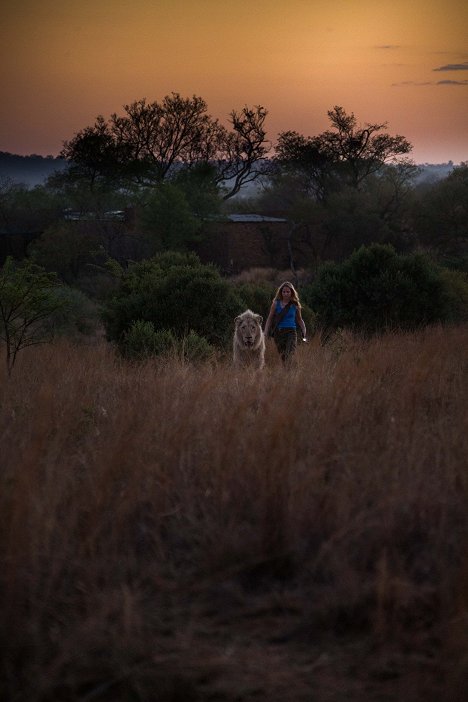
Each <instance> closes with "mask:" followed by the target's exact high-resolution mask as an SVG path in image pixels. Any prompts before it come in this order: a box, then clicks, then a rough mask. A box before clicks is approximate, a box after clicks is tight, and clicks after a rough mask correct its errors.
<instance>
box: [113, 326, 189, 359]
mask: <svg viewBox="0 0 468 702" xmlns="http://www.w3.org/2000/svg"><path fill="white" fill-rule="evenodd" d="M175 346H176V340H175V338H174V336H173V334H171V332H170V331H168V330H167V329H160V330H159V331H156V330H155V328H154V324H153V323H152V322H145V321H144V320H142V319H138V320H136V321H135V322H132V324H131V326H130V328H129V329H128V330H127V331H125V332H124V333H123V335H122V338H121V339H120V342H119V350H120V353H121V354H122V356H124V357H125V358H128V359H129V360H132V361H143V360H145V359H147V358H151V357H152V356H160V355H162V354H167V353H170V352H171V351H172V352H173V351H174V349H175Z"/></svg>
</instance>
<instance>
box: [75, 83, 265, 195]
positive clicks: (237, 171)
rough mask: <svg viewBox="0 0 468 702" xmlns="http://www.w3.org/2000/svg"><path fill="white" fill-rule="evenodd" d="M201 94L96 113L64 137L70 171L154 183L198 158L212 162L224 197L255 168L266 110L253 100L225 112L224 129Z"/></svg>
mask: <svg viewBox="0 0 468 702" xmlns="http://www.w3.org/2000/svg"><path fill="white" fill-rule="evenodd" d="M206 108H207V106H206V103H205V101H204V100H203V99H202V98H201V97H197V96H196V95H194V96H193V97H192V98H183V97H181V96H180V95H179V94H178V93H172V94H171V95H167V96H166V97H165V98H164V99H163V101H162V102H147V101H146V99H145V98H143V99H142V100H138V101H135V102H133V103H131V104H130V105H125V106H124V112H125V114H124V115H123V116H118V115H117V114H115V113H114V114H113V115H111V117H110V119H109V120H108V121H106V120H105V119H104V117H102V116H99V117H98V118H97V119H96V122H95V124H94V126H92V127H86V128H85V129H83V130H81V131H80V132H78V133H77V134H76V135H75V136H74V137H73V139H71V140H70V141H67V142H65V144H64V148H63V151H62V153H61V156H62V158H65V159H67V160H68V161H69V162H70V164H71V166H70V173H71V175H72V177H76V178H88V179H89V180H90V182H91V183H92V184H94V183H95V182H96V180H97V179H102V178H104V179H105V178H108V177H111V178H113V179H117V180H119V181H120V182H123V183H134V184H135V183H136V184H137V185H139V186H154V185H157V184H159V183H161V182H163V181H164V180H166V179H167V178H171V177H173V176H175V175H176V173H177V171H178V170H180V168H192V167H193V166H195V165H198V164H200V163H211V164H214V165H216V175H215V178H214V182H215V183H216V185H223V186H224V188H225V192H224V197H225V198H229V197H232V196H233V195H234V194H236V193H237V192H238V191H239V189H240V188H241V187H242V185H243V184H244V183H246V182H250V181H251V180H254V179H255V178H256V177H258V175H259V174H260V170H259V168H258V164H259V162H260V161H262V160H263V159H264V157H265V155H266V153H267V151H268V147H267V145H266V141H265V134H266V133H265V129H264V121H265V118H266V114H267V112H266V110H265V109H264V108H263V107H260V106H257V107H255V108H253V109H250V108H247V107H245V108H243V110H241V112H240V113H237V112H235V111H233V112H231V115H230V123H231V127H232V129H231V130H230V131H228V130H227V129H226V128H225V127H224V126H222V125H221V124H220V123H219V122H218V120H216V119H213V118H212V117H211V116H210V115H208V114H207V112H206Z"/></svg>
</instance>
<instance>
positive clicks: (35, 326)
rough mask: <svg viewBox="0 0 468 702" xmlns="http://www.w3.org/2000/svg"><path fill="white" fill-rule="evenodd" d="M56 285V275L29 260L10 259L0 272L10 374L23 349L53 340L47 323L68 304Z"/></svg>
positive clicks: (0, 322) (1, 324) (0, 330)
mask: <svg viewBox="0 0 468 702" xmlns="http://www.w3.org/2000/svg"><path fill="white" fill-rule="evenodd" d="M56 286H57V279H56V276H55V275H54V274H53V273H47V272H46V271H45V270H44V269H43V268H41V267H40V266H37V265H36V264H35V263H33V262H31V261H29V260H26V261H24V262H23V263H22V264H21V265H17V264H15V263H14V261H13V259H12V258H11V257H8V258H7V260H6V262H5V265H4V266H3V268H2V270H1V271H0V339H2V340H3V341H4V342H5V350H6V365H7V372H8V375H11V372H12V370H13V366H14V365H15V361H16V357H17V355H18V353H19V351H21V349H24V348H26V347H28V346H34V345H36V344H42V343H45V342H46V341H48V340H49V339H50V335H51V332H50V327H49V326H48V324H47V322H48V320H49V318H50V317H51V315H52V314H53V313H55V312H57V311H58V309H59V308H61V307H62V306H63V304H64V301H63V300H61V299H60V298H59V297H57V296H56V295H55V294H54V293H55V289H56Z"/></svg>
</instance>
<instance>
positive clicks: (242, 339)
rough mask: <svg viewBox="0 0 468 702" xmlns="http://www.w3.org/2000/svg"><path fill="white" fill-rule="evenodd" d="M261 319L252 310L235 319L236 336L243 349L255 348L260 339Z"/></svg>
mask: <svg viewBox="0 0 468 702" xmlns="http://www.w3.org/2000/svg"><path fill="white" fill-rule="evenodd" d="M262 322H263V317H262V316H261V315H259V314H255V312H252V310H246V311H245V312H243V313H242V314H240V315H239V316H238V317H236V319H235V324H236V336H237V340H238V342H239V343H240V345H241V346H243V347H244V348H246V349H248V348H255V347H256V346H258V344H259V343H260V342H261V339H262V334H263V332H262Z"/></svg>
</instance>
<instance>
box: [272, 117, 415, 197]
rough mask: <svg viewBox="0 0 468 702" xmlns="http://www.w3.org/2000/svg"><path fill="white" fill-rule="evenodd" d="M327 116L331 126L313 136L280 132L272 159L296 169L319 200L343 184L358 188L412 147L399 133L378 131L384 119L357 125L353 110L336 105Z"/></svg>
mask: <svg viewBox="0 0 468 702" xmlns="http://www.w3.org/2000/svg"><path fill="white" fill-rule="evenodd" d="M328 117H329V119H330V122H331V126H332V129H329V130H327V131H325V132H323V133H322V134H319V135H318V136H316V137H304V136H302V135H301V134H298V133H297V132H293V131H288V132H282V133H281V134H280V135H279V137H278V144H277V146H276V157H275V159H274V163H275V165H276V168H277V169H279V170H280V171H281V170H284V169H286V170H288V171H291V172H296V173H300V174H301V175H302V176H303V179H304V183H305V186H306V187H307V188H308V189H309V191H310V192H311V193H312V194H313V195H314V196H315V197H316V198H317V199H318V200H319V201H326V200H327V198H328V196H329V194H330V192H333V191H336V190H337V189H339V188H340V187H341V186H343V185H348V186H351V187H353V188H355V189H359V188H360V187H361V184H362V183H363V181H364V180H365V179H366V178H368V177H369V176H370V175H372V174H374V173H378V172H380V171H381V170H382V168H383V167H384V165H385V164H388V163H397V162H398V158H399V157H400V156H404V155H406V154H408V153H409V152H410V151H411V149H412V146H411V144H410V143H409V141H407V140H406V139H405V138H404V137H403V136H400V135H397V136H390V135H389V134H385V133H382V131H383V130H385V129H386V128H387V124H386V123H385V122H384V123H381V124H369V123H368V124H365V126H364V127H360V126H358V124H357V120H356V117H355V116H354V114H353V113H351V114H347V113H346V112H345V110H344V109H343V108H342V107H339V106H335V107H334V108H333V110H329V111H328ZM408 164H409V162H408Z"/></svg>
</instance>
